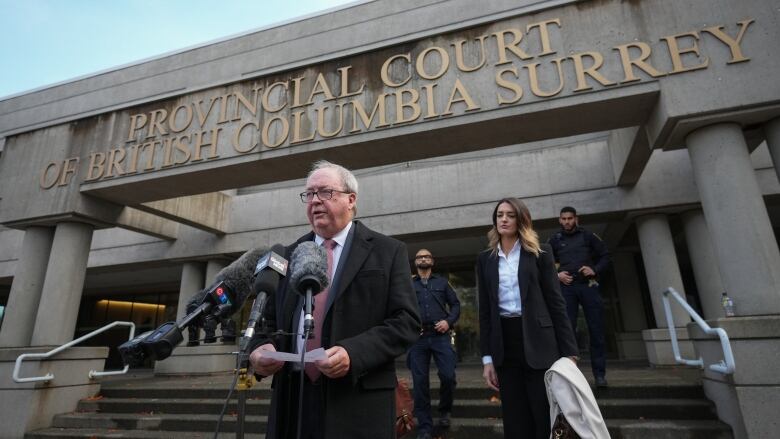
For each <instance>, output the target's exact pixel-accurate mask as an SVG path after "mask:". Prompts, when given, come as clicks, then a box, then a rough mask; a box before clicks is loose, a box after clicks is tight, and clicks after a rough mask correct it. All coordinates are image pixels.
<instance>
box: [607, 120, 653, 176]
mask: <svg viewBox="0 0 780 439" xmlns="http://www.w3.org/2000/svg"><path fill="white" fill-rule="evenodd" d="M607 144H608V145H609V155H610V158H611V159H612V167H613V170H614V172H615V184H617V185H618V186H630V185H634V184H636V182H637V181H639V177H640V176H641V175H642V171H644V169H645V165H647V162H648V161H649V160H650V154H651V153H652V152H653V150H652V149H651V148H650V144H649V143H648V141H647V132H646V131H645V128H644V126H639V127H628V128H622V129H619V130H613V131H612V132H611V133H610V136H609V140H608V141H607Z"/></svg>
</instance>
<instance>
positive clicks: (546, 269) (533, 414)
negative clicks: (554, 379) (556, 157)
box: [477, 198, 578, 439]
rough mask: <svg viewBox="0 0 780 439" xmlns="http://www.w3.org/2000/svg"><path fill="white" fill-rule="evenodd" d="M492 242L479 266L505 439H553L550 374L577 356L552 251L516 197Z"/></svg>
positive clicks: (482, 317)
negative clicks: (546, 376) (559, 363)
mask: <svg viewBox="0 0 780 439" xmlns="http://www.w3.org/2000/svg"><path fill="white" fill-rule="evenodd" d="M488 239H489V244H488V248H487V249H486V250H485V251H483V252H482V253H480V254H479V258H478V262H477V278H478V287H479V330H480V334H479V339H480V349H481V351H482V355H483V357H482V363H483V365H484V369H483V376H484V377H485V381H486V383H487V385H488V387H490V388H492V389H494V390H497V391H499V392H500V395H501V412H502V417H503V421H504V437H505V438H514V439H516V438H523V439H526V438H529V439H530V438H536V439H548V438H549V437H550V407H549V403H548V402H547V393H546V391H545V386H544V372H545V371H546V370H547V369H548V368H549V367H550V366H551V365H552V364H553V363H554V362H555V361H556V360H558V359H559V358H561V357H569V358H571V359H572V361H575V362H576V360H577V359H578V358H577V354H578V350H577V342H576V340H575V338H574V332H573V331H572V328H571V324H570V323H569V319H568V317H567V316H566V304H565V302H564V300H563V297H562V296H561V292H560V286H559V284H558V277H557V275H556V270H555V263H554V261H553V256H552V251H551V249H550V247H549V246H548V245H547V244H540V243H539V236H538V235H537V234H536V232H535V231H534V230H533V225H532V223H531V214H530V212H529V211H528V208H527V207H526V206H525V204H523V202H522V201H520V200H518V199H517V198H505V199H502V200H500V201H499V202H498V204H497V205H496V207H495V209H494V210H493V227H492V229H491V230H490V232H488Z"/></svg>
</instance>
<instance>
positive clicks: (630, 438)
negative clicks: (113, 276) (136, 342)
mask: <svg viewBox="0 0 780 439" xmlns="http://www.w3.org/2000/svg"><path fill="white" fill-rule="evenodd" d="M174 417H176V416H174V415H169V416H147V417H145V418H146V419H144V420H142V421H140V422H136V423H134V424H133V423H130V422H127V419H124V420H118V419H117V420H116V421H118V422H116V423H115V424H111V425H114V426H105V425H104V426H98V425H92V426H89V427H86V426H81V427H74V428H65V427H61V426H60V427H53V428H48V429H43V430H38V431H35V432H32V433H28V434H27V435H26V436H25V438H26V439H36V438H52V437H81V438H96V439H98V438H101V439H102V438H160V439H163V438H166V439H168V438H170V439H178V438H181V439H200V438H210V437H213V429H214V426H215V424H214V423H215V421H216V417H215V416H212V417H205V416H195V417H193V416H186V417H181V416H179V417H178V418H179V419H180V421H181V422H184V423H189V425H192V426H195V425H196V424H197V425H198V426H200V428H199V429H194V428H193V429H192V430H191V431H190V430H183V429H179V430H176V429H173V430H168V429H163V428H159V427H163V426H165V425H167V424H168V422H169V421H171V420H172V418H174ZM139 418H144V416H139ZM204 418H210V419H204ZM76 419H77V417H71V419H70V420H69V422H74V421H76ZM93 419H100V417H99V416H98V417H94V418H93ZM226 421H227V417H226ZM209 422H211V424H210V428H211V430H208V429H203V427H205V426H206V424H208V423H209ZM93 423H94V422H93ZM118 424H124V425H122V426H119V425H118ZM223 425H224V427H225V428H222V429H221V431H222V433H221V434H220V436H219V438H230V437H235V434H234V433H233V432H234V431H235V430H234V429H233V428H234V427H235V421H234V420H233V422H223ZM142 427H148V428H142ZM607 427H608V428H609V432H610V435H611V436H612V439H733V436H732V434H731V430H730V429H729V427H728V426H727V425H726V424H724V423H722V422H720V421H714V420H690V419H684V420H647V419H610V420H608V421H607ZM264 430H265V425H264V423H258V422H257V419H252V420H250V419H247V423H246V424H245V431H246V432H247V433H252V434H247V435H246V437H247V438H248V439H262V438H263V437H264V436H263V435H262V434H258V433H257V432H262V431H264ZM209 431H211V432H209ZM437 433H440V435H441V437H443V438H446V439H474V438H480V439H502V438H503V426H502V424H501V420H500V419H477V418H458V419H453V420H452V427H450V428H449V429H448V430H444V431H441V432H437ZM410 437H414V436H413V435H412V436H410Z"/></svg>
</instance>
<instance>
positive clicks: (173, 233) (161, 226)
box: [116, 206, 179, 240]
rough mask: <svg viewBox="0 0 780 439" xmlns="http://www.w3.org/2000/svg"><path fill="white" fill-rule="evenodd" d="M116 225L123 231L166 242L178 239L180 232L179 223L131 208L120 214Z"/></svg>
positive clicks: (126, 208)
mask: <svg viewBox="0 0 780 439" xmlns="http://www.w3.org/2000/svg"><path fill="white" fill-rule="evenodd" d="M116 225H117V226H118V227H121V228H123V229H127V230H132V231H133V232H138V233H143V234H145V235H149V236H154V237H156V238H160V239H165V240H174V239H176V237H177V234H178V231H179V224H178V223H176V222H173V221H170V220H167V219H165V218H161V217H159V216H155V215H152V214H149V213H147V212H144V211H141V210H138V209H135V208H132V207H129V206H127V207H125V208H124V209H123V210H122V213H120V214H119V217H118V218H117V219H116Z"/></svg>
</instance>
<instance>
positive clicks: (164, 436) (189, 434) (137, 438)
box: [24, 428, 265, 439]
mask: <svg viewBox="0 0 780 439" xmlns="http://www.w3.org/2000/svg"><path fill="white" fill-rule="evenodd" d="M213 437H214V432H210V433H201V432H194V431H153V430H117V429H105V428H46V429H43V430H37V431H34V432H32V433H27V434H26V435H24V438H25V439H51V438H88V439H117V438H127V439H212V438H213ZM235 437H236V434H235V433H234V432H230V433H220V434H219V435H217V438H218V439H235ZM244 438H245V439H264V438H265V434H256V433H252V434H250V433H247V432H245V433H244Z"/></svg>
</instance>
